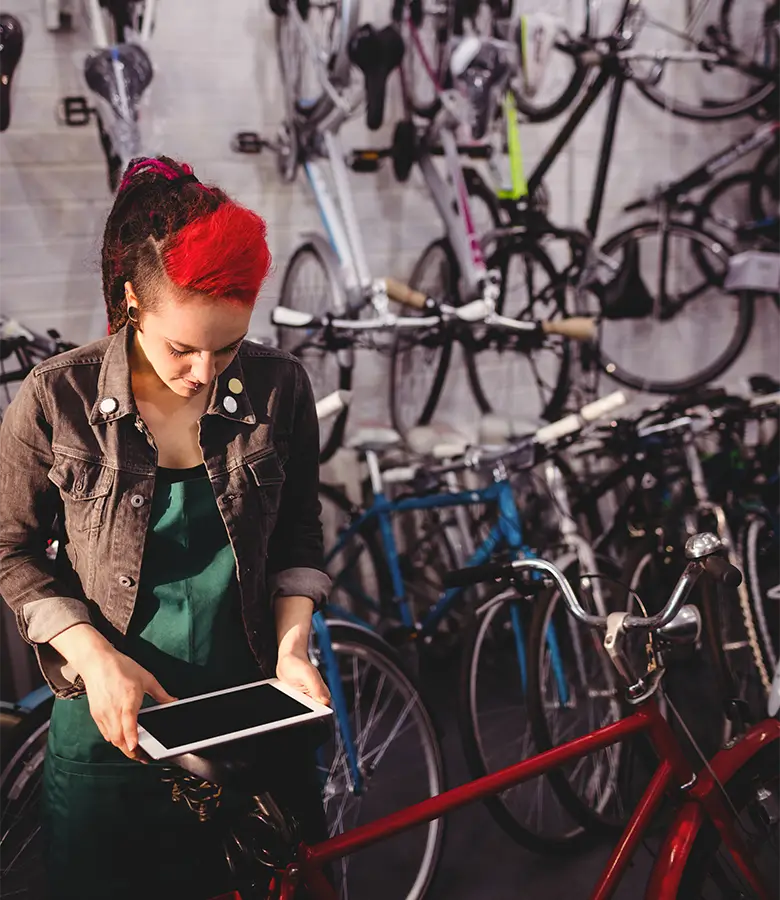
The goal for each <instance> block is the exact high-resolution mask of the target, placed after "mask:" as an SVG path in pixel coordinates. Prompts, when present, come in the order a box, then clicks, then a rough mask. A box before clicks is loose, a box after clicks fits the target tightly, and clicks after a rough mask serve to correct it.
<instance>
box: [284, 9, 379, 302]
mask: <svg viewBox="0 0 780 900" xmlns="http://www.w3.org/2000/svg"><path fill="white" fill-rule="evenodd" d="M347 2H351V3H352V4H355V3H357V0H347ZM345 7H346V3H345ZM354 15H355V10H354V8H353V9H352V10H351V11H348V10H346V8H345V10H344V12H343V14H342V28H343V27H344V22H346V21H349V20H350V19H351V17H352V16H354ZM287 16H288V18H289V21H290V24H291V25H292V26H293V27H294V28H295V29H296V31H297V32H298V34H299V36H300V38H301V43H302V45H303V47H304V48H305V50H306V53H307V55H308V57H309V60H310V62H311V64H312V66H313V67H314V70H315V71H316V73H317V77H318V80H319V82H320V85H321V86H322V89H323V91H324V92H325V94H327V96H328V98H329V99H330V101H331V103H332V109H331V111H330V112H329V113H328V115H327V116H326V118H325V119H324V121H323V122H322V123H321V124H320V125H315V126H314V128H315V129H318V130H319V131H320V133H319V135H317V137H319V138H321V141H319V140H318V141H317V143H318V145H319V146H318V147H317V150H319V151H320V153H321V157H322V158H321V159H320V158H316V157H314V156H311V157H309V158H307V159H306V161H305V162H304V165H303V167H304V170H305V172H306V175H307V177H308V179H309V184H310V185H311V189H312V193H313V194H314V199H315V201H316V203H317V207H318V209H319V212H320V217H321V219H322V223H323V226H324V227H325V231H326V232H327V235H328V238H329V240H330V243H331V245H332V247H333V249H334V251H335V253H336V256H337V257H338V260H339V264H340V274H341V280H342V284H343V286H344V288H345V291H346V298H344V299H345V300H346V301H347V303H348V304H355V305H357V304H359V303H360V302H361V301H362V300H365V299H367V298H370V297H374V296H376V295H377V294H380V295H381V293H382V289H381V286H380V285H379V284H378V282H376V280H375V279H373V278H372V277H371V272H370V269H369V266H368V258H367V256H366V250H365V245H364V243H363V236H362V233H361V229H360V225H359V223H358V216H357V210H356V208H355V202H354V197H353V195H352V191H351V189H350V185H349V170H348V167H347V164H346V162H345V156H344V150H343V147H342V144H341V140H340V138H339V130H340V129H341V126H342V125H343V124H344V122H345V121H346V120H347V119H348V118H349V117H350V116H351V115H352V113H353V112H354V109H355V107H354V106H353V105H352V104H350V103H348V102H347V100H346V99H345V97H344V96H343V94H341V93H340V92H339V90H338V87H337V86H336V85H334V84H333V82H332V81H331V80H330V77H329V75H328V71H327V68H326V62H327V61H323V60H322V59H321V58H320V56H319V55H318V53H317V49H316V45H315V43H314V41H313V39H312V37H311V35H310V33H309V29H308V25H307V23H306V22H305V21H304V20H303V19H302V18H301V15H300V13H299V11H298V8H297V5H296V4H295V3H290V5H289V7H288V11H287ZM345 80H346V79H345ZM299 131H301V132H302V133H304V134H305V131H306V126H305V125H303V126H300V125H299ZM307 236H308V235H304V237H307ZM345 309H346V306H345V307H344V309H336V310H334V312H336V313H343V312H344V311H345Z"/></svg>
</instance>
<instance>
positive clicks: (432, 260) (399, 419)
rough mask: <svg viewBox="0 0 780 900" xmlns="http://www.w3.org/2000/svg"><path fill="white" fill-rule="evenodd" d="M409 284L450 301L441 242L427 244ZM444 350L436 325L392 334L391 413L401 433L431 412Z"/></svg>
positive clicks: (450, 281) (448, 267) (447, 257)
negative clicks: (415, 331) (412, 331)
mask: <svg viewBox="0 0 780 900" xmlns="http://www.w3.org/2000/svg"><path fill="white" fill-rule="evenodd" d="M409 284H410V286H411V287H413V288H415V289H416V290H419V291H422V292H423V293H424V294H426V296H429V297H435V298H450V300H451V298H452V297H453V295H454V293H455V290H456V285H455V273H454V271H453V262H452V258H451V251H450V250H449V248H448V247H447V245H446V244H445V243H444V242H443V241H438V242H436V243H434V244H431V246H430V247H428V249H427V250H426V251H425V253H424V254H423V255H422V257H421V258H420V260H419V261H418V263H417V265H416V266H415V268H414V271H413V272H412V276H411V278H410V279H409ZM409 312H411V311H409ZM423 313H424V311H421V313H420V314H421V315H422V314H423ZM407 314H409V313H407ZM412 314H413V313H412ZM448 353H449V351H448V349H447V346H446V342H445V338H444V337H443V336H442V335H441V332H440V330H439V329H438V328H436V329H432V330H431V331H430V332H429V333H428V334H427V335H422V334H419V333H411V334H408V335H405V334H399V335H398V336H397V337H396V340H395V343H394V346H393V360H392V390H393V397H392V414H393V424H394V426H395V428H396V429H397V430H398V431H399V432H400V433H401V434H406V433H407V432H408V431H409V429H410V428H413V427H414V426H415V425H425V424H427V423H428V421H429V420H430V418H431V416H432V415H433V411H434V409H435V406H436V402H437V400H438V397H437V396H434V394H437V393H438V391H436V390H435V388H436V385H437V382H438V380H439V379H440V378H441V373H440V368H441V366H442V365H444V364H446V361H447V359H448Z"/></svg>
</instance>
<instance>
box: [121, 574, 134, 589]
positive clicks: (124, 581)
mask: <svg viewBox="0 0 780 900" xmlns="http://www.w3.org/2000/svg"><path fill="white" fill-rule="evenodd" d="M119 584H120V586H121V587H123V588H129V587H132V586H133V584H134V582H133V579H132V578H131V577H130V576H129V575H120V576H119Z"/></svg>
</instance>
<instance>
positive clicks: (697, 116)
mask: <svg viewBox="0 0 780 900" xmlns="http://www.w3.org/2000/svg"><path fill="white" fill-rule="evenodd" d="M732 7H733V0H723V3H722V5H721V7H720V10H719V14H718V24H719V26H720V29H721V32H722V34H723V35H724V37H725V38H726V40H727V41H729V42H731V41H732V40H733V32H734V29H733V26H732V15H731V14H732ZM769 33H770V35H771V34H772V31H771V28H770V29H769ZM770 39H771V38H770ZM774 40H775V41H777V38H776V37H775V38H774ZM689 43H691V44H693V45H694V46H696V45H697V43H698V41H697V40H695V39H694V38H690V39H689ZM777 59H778V52H777V45H776V43H775V47H774V60H775V67H776V65H777ZM683 65H685V64H683ZM689 65H698V64H696V63H692V64H689ZM724 66H725V68H726V69H728V65H727V64H724ZM767 68H768V69H770V70H771V64H770V65H768V66H767ZM709 71H710V74H711V73H712V71H716V72H717V71H718V65H717V64H715V65H713V66H712V68H711V69H710V70H709ZM634 83H635V84H636V86H637V88H638V89H639V91H640V92H641V93H642V94H643V95H644V96H645V97H646V98H647V99H648V100H650V102H651V103H654V104H655V105H656V106H659V107H660V108H661V109H663V110H664V111H665V112H670V113H672V115H675V116H678V117H680V118H683V119H693V120H695V121H700V122H719V121H721V120H724V119H733V118H737V117H738V116H742V115H745V114H746V113H749V112H753V111H754V110H756V109H757V108H759V107H761V106H764V105H766V106H767V108H768V107H769V105H770V104H769V101H770V100H771V98H772V96H773V94H775V93H776V91H777V85H776V84H775V83H774V81H773V80H772V79H771V77H770V78H769V79H767V80H766V81H765V82H763V83H762V82H760V81H759V83H758V84H757V86H756V87H755V88H754V89H751V90H750V91H749V92H748V93H747V95H746V96H744V97H742V98H740V99H737V100H733V101H730V102H717V101H712V100H711V101H710V103H709V104H708V105H704V104H702V105H691V104H689V103H686V102H681V101H679V100H675V99H674V98H669V97H668V96H667V95H666V94H665V93H664V92H663V90H662V89H660V88H659V87H658V86H657V85H654V84H651V83H648V82H645V81H642V80H635V81H634ZM716 93H717V92H716Z"/></svg>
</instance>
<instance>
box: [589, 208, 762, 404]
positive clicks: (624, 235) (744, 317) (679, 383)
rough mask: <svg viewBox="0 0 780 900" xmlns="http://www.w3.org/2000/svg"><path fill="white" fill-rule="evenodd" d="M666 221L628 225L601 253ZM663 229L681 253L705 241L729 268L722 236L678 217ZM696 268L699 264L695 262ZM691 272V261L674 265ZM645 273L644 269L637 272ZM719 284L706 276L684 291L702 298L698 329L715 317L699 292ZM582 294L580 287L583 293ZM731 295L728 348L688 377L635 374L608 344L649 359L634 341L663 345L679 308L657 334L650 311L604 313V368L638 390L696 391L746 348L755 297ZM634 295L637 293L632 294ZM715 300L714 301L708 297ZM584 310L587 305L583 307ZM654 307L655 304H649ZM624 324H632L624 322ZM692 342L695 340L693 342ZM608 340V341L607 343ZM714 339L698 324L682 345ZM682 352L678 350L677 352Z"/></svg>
mask: <svg viewBox="0 0 780 900" xmlns="http://www.w3.org/2000/svg"><path fill="white" fill-rule="evenodd" d="M664 227H665V226H664V225H663V223H662V222H660V221H659V220H647V221H644V222H640V223H637V224H636V225H632V226H631V227H630V228H627V229H625V230H624V231H621V232H619V233H618V234H616V235H614V236H613V237H611V238H610V239H609V240H608V241H607V242H606V243H605V244H604V245H603V247H602V249H601V251H600V254H601V255H602V256H603V257H609V256H610V255H613V256H615V255H616V253H617V251H619V250H621V248H622V247H623V246H625V245H629V246H630V244H629V242H631V241H634V242H637V243H638V242H639V241H641V240H642V239H644V238H647V237H651V238H652V237H654V236H656V235H657V234H658V233H659V232H660V231H663V230H664ZM665 232H666V234H667V241H669V240H671V239H672V238H674V239H679V240H680V242H681V243H680V244H679V245H678V248H677V249H676V252H677V253H680V252H681V251H680V249H679V248H680V247H681V248H682V249H683V250H684V251H685V252H686V253H687V252H690V247H691V246H693V245H695V244H696V243H698V244H700V245H702V246H703V248H704V250H706V251H707V252H709V253H710V254H711V255H712V256H713V257H715V258H717V259H718V260H719V261H720V262H721V264H722V267H723V269H722V271H723V273H725V270H726V267H727V265H728V253H727V252H726V250H725V249H724V248H723V247H722V246H721V244H720V241H718V240H717V238H714V237H711V236H710V235H708V234H707V233H706V232H703V231H697V230H696V229H693V228H691V227H689V226H687V225H683V224H682V223H680V222H676V221H675V222H671V223H668V225H667V226H666V227H665ZM666 252H667V253H668V252H669V247H668V244H667V248H666ZM649 258H650V259H651V260H652V259H656V260H657V259H658V254H656V255H655V256H652V254H651V255H650V256H649ZM613 265H614V266H615V268H616V269H619V268H621V266H622V263H620V262H618V261H617V257H616V256H615V260H614V262H613ZM672 268H673V267H670V266H666V267H665V268H664V272H665V278H666V277H667V275H668V272H667V270H670V269H672ZM693 268H694V269H697V267H696V266H694V267H693ZM690 271H691V267H690V265H679V266H678V267H677V268H676V269H674V272H673V274H674V275H675V277H682V276H683V275H684V274H687V273H688V272H690ZM639 274H640V277H641V272H640V273H639ZM712 287H715V286H714V285H712V284H710V283H709V282H708V281H705V282H704V283H703V284H699V285H694V287H693V288H690V289H686V291H685V292H684V295H683V296H684V297H686V298H687V299H688V300H689V301H690V300H697V297H698V300H697V302H698V303H699V310H698V311H699V316H698V320H699V321H698V322H697V323H696V324H698V325H699V326H700V328H704V327H705V326H706V325H707V323H712V322H713V317H712V316H711V314H710V315H706V314H705V310H704V308H703V306H701V296H700V295H701V292H702V291H707V290H709V289H710V288H712ZM640 288H641V289H642V290H643V291H644V292H645V294H647V295H648V296H649V297H650V301H651V304H652V302H654V297H653V296H652V294H651V293H650V292H649V291H648V288H647V286H646V284H645V282H644V279H641V284H640ZM580 293H582V292H580ZM727 296H730V297H733V298H734V306H735V308H736V314H735V318H736V322H735V325H734V326H733V328H730V329H728V332H729V339H728V343H727V344H726V345H725V347H724V348H723V349H722V350H721V351H720V352H719V354H718V355H717V356H716V358H715V359H714V360H713V361H712V362H710V363H707V364H705V365H703V366H702V367H701V368H700V369H698V370H697V371H694V372H693V373H692V374H689V375H686V376H684V377H683V376H680V375H677V376H675V375H673V374H672V376H671V377H669V378H667V379H664V380H661V379H659V378H657V377H652V376H646V375H637V374H635V373H634V372H631V371H629V370H628V368H626V366H625V365H623V364H621V363H619V362H618V361H617V360H616V359H615V358H614V350H612V349H611V348H610V346H609V344H614V346H615V347H617V348H620V349H621V350H622V351H623V353H624V354H627V355H628V357H629V358H631V359H632V360H634V361H636V360H637V359H648V357H647V352H649V351H648V350H647V349H646V348H645V350H644V351H643V350H642V348H641V347H640V346H638V345H637V343H636V338H637V336H638V337H639V338H640V339H641V340H644V341H646V342H647V344H648V346H649V347H655V348H657V347H659V346H662V345H663V344H664V342H665V338H664V336H663V332H660V333H659V331H660V327H661V326H662V325H663V324H665V323H666V322H669V321H673V320H674V319H678V318H679V315H678V314H677V313H675V314H674V315H673V316H672V317H670V318H669V319H666V320H661V322H660V323H658V327H656V328H654V329H653V334H652V336H650V334H649V332H648V329H647V325H646V323H647V320H648V318H649V316H648V315H647V314H646V315H644V316H627V317H624V318H620V319H612V318H608V317H607V316H602V319H601V323H600V329H599V330H600V335H599V347H598V356H599V362H600V365H601V367H602V368H603V369H604V370H605V371H606V373H607V374H608V375H609V376H610V377H611V378H613V379H615V381H618V382H620V383H621V384H624V385H626V386H627V387H630V388H632V389H634V390H640V391H647V392H648V393H651V394H678V393H685V392H687V391H692V390H695V389H696V388H699V387H702V386H703V385H705V384H707V382H709V381H713V380H714V379H715V378H717V377H718V376H719V375H722V374H723V372H725V371H726V369H728V368H729V366H730V365H731V364H732V363H733V362H734V360H735V359H736V358H737V357H738V356H739V355H740V353H741V352H742V350H743V348H744V346H745V344H746V342H747V339H748V337H749V336H750V330H751V328H752V326H753V313H754V310H753V299H752V297H751V295H750V294H749V293H747V292H741V293H738V294H737V293H734V294H728V295H727ZM632 299H633V294H632ZM710 302H711V303H712V301H710ZM599 310H601V305H599ZM718 310H719V317H718V319H717V323H718V324H720V323H722V321H723V315H724V312H723V310H724V303H723V302H721V303H720V305H719V306H718ZM581 311H583V312H584V311H585V310H581ZM593 311H594V309H593V307H591V308H590V312H593ZM651 311H652V305H651ZM684 315H685V310H683V316H684ZM615 322H618V323H622V325H621V327H622V329H623V330H622V331H618V330H617V329H616V327H615V325H614V323H615ZM626 323H627V324H628V327H626ZM632 323H634V326H636V323H645V324H643V325H641V327H633V330H632ZM691 324H692V323H691V322H689V329H690V326H691ZM607 328H609V329H610V333H609V334H610V338H611V340H610V341H606V340H605V331H606V329H607ZM720 330H721V331H725V329H720ZM691 342H692V344H691ZM605 343H606V344H607V345H608V346H607V347H606V348H605ZM712 343H713V340H712V337H705V336H703V335H702V334H701V331H700V329H697V331H696V335H694V337H693V338H691V340H687V339H686V340H684V341H683V343H682V344H681V347H682V346H686V347H690V346H691V345H692V346H694V347H697V348H700V347H702V346H705V345H706V346H707V347H709V346H711V344H712ZM679 355H680V354H677V356H679ZM680 362H681V363H685V362H686V360H685V359H682V360H680Z"/></svg>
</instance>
